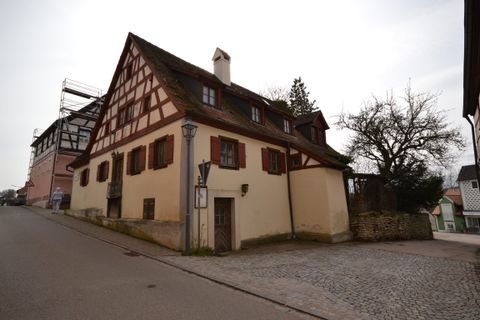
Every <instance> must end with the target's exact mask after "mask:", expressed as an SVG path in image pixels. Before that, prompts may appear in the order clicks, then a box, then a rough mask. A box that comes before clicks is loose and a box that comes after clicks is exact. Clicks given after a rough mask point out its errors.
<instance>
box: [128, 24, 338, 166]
mask: <svg viewBox="0 0 480 320" xmlns="http://www.w3.org/2000/svg"><path fill="white" fill-rule="evenodd" d="M130 37H131V38H132V39H133V41H134V42H135V43H136V44H137V46H138V47H139V49H140V50H141V51H142V53H143V54H144V55H145V57H146V58H147V61H148V62H149V63H150V65H151V66H152V67H153V68H154V69H155V71H156V74H157V76H159V77H160V80H161V81H162V83H163V84H164V86H165V89H166V90H167V91H168V93H169V94H170V96H171V97H172V99H174V102H175V103H176V104H177V105H178V106H180V107H181V108H183V110H184V111H185V112H186V113H187V114H188V115H190V116H192V117H193V116H196V117H198V118H204V119H208V120H210V121H213V122H215V123H219V124H222V125H227V126H229V127H231V128H235V129H239V130H242V132H248V133H250V134H255V135H260V136H263V137H266V138H270V139H275V140H277V141H283V142H285V143H287V142H288V143H290V144H292V145H293V146H294V147H298V148H300V149H302V151H305V152H308V153H311V154H312V155H316V156H317V157H318V158H320V159H321V160H322V162H323V163H324V164H325V165H327V166H331V167H336V168H345V167H346V165H345V163H344V162H342V161H341V160H339V159H341V158H342V155H340V154H339V153H337V152H336V151H335V150H333V149H332V148H330V147H329V146H320V145H315V144H313V143H311V142H310V141H309V140H307V139H306V138H305V137H303V136H302V135H301V134H300V132H298V131H296V130H293V134H292V135H290V134H286V133H284V132H283V131H282V130H281V129H280V128H278V127H277V126H276V125H275V124H274V123H271V122H270V121H266V123H265V125H259V124H257V123H253V122H252V121H250V119H249V118H248V117H247V116H246V115H245V114H244V113H243V112H242V111H241V109H240V108H239V107H238V106H237V105H236V102H235V101H234V99H230V98H229V95H230V96H231V97H239V98H243V99H247V100H249V101H252V100H253V101H257V102H258V103H260V104H262V105H263V106H264V107H265V108H266V109H270V110H272V111H275V112H277V113H280V114H284V115H285V116H287V117H292V115H291V113H289V112H288V111H287V110H284V109H280V108H278V107H277V106H276V105H275V104H273V103H271V101H270V100H269V99H267V98H264V97H262V96H260V95H259V94H257V93H254V92H252V91H250V90H248V89H245V88H243V87H241V86H239V85H237V84H235V83H232V84H231V86H225V85H224V84H223V83H222V82H221V81H220V80H218V79H217V78H216V77H215V75H213V74H212V73H210V72H208V71H206V70H204V69H202V68H199V67H197V66H195V65H193V64H191V63H189V62H186V61H184V60H182V59H180V58H178V57H176V56H174V55H173V54H171V53H169V52H167V51H165V50H163V49H160V48H158V47H157V46H155V45H153V44H151V43H149V42H148V41H146V40H144V39H142V38H140V37H138V36H136V35H134V34H130ZM177 72H180V73H184V74H187V75H188V76H190V77H193V78H199V79H201V80H203V81H209V82H212V83H214V84H216V85H218V87H220V88H222V90H223V92H224V93H225V94H223V95H222V110H218V109H216V108H212V107H209V106H206V105H204V104H203V103H202V101H200V97H197V96H196V95H194V94H193V93H192V92H190V91H189V90H188V89H187V88H185V87H184V86H183V85H182V83H181V82H180V81H179V79H177V75H176V74H177ZM314 116H316V115H314Z"/></svg>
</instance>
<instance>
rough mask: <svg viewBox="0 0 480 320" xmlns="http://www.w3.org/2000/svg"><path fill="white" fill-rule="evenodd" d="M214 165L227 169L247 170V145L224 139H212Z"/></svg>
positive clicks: (211, 150)
mask: <svg viewBox="0 0 480 320" xmlns="http://www.w3.org/2000/svg"><path fill="white" fill-rule="evenodd" d="M210 148H211V149H210V159H211V161H212V164H216V165H219V166H220V168H225V169H239V168H246V167H247V163H246V159H247V157H246V153H245V143H240V142H238V141H237V140H234V139H230V138H224V137H210Z"/></svg>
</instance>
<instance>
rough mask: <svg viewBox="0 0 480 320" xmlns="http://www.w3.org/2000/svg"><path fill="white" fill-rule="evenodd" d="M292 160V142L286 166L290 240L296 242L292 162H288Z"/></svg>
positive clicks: (288, 147) (288, 150)
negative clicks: (291, 184)
mask: <svg viewBox="0 0 480 320" xmlns="http://www.w3.org/2000/svg"><path fill="white" fill-rule="evenodd" d="M289 159H290V142H287V159H286V161H287V165H286V166H285V167H286V170H287V185H288V207H289V210H290V227H291V230H292V231H291V235H290V239H292V240H294V239H296V238H297V236H296V235H295V224H294V222H293V207H292V190H291V188H290V161H288V160H289Z"/></svg>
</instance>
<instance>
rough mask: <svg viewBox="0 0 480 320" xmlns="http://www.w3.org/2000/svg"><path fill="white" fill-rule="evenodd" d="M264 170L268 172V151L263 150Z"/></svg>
mask: <svg viewBox="0 0 480 320" xmlns="http://www.w3.org/2000/svg"><path fill="white" fill-rule="evenodd" d="M262 170H263V171H268V149H267V148H262Z"/></svg>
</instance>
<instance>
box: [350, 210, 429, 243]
mask: <svg viewBox="0 0 480 320" xmlns="http://www.w3.org/2000/svg"><path fill="white" fill-rule="evenodd" d="M350 227H351V230H352V232H353V237H354V239H356V240H366V241H385V240H432V239H433V233H432V227H431V225H430V221H429V219H428V215H426V214H407V213H391V212H366V213H360V214H357V215H354V216H352V217H350Z"/></svg>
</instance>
